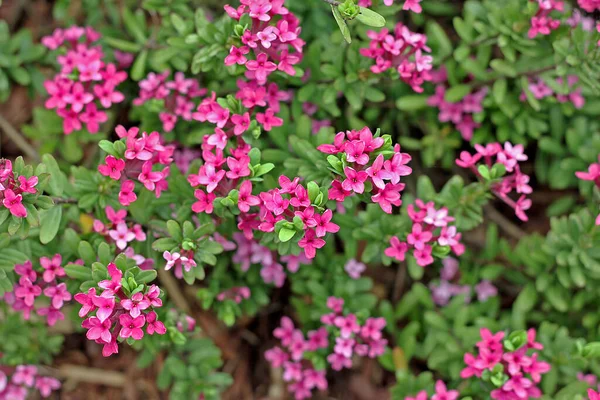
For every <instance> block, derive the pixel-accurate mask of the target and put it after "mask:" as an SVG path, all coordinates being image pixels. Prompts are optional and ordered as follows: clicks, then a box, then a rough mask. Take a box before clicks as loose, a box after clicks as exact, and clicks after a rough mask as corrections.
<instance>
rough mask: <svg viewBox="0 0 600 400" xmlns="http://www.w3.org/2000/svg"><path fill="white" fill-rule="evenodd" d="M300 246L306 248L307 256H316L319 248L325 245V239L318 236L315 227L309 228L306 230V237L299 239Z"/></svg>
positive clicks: (310, 257)
mask: <svg viewBox="0 0 600 400" xmlns="http://www.w3.org/2000/svg"><path fill="white" fill-rule="evenodd" d="M298 246H300V248H301V249H304V254H305V255H306V257H307V258H309V259H312V258H315V255H316V253H317V249H320V248H322V247H323V246H325V241H324V240H323V239H320V238H318V237H317V236H316V234H315V231H314V230H313V229H309V230H307V231H305V232H304V237H303V238H302V239H300V240H299V241H298Z"/></svg>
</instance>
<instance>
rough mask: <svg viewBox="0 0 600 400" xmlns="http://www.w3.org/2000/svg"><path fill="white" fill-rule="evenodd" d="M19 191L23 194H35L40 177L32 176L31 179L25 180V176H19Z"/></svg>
mask: <svg viewBox="0 0 600 400" xmlns="http://www.w3.org/2000/svg"><path fill="white" fill-rule="evenodd" d="M18 180H19V189H21V191H22V192H23V193H31V194H35V193H36V189H35V186H36V185H37V184H38V177H37V176H32V177H31V178H25V177H24V176H23V175H21V176H19V178H18Z"/></svg>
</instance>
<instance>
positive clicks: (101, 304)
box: [92, 293, 115, 322]
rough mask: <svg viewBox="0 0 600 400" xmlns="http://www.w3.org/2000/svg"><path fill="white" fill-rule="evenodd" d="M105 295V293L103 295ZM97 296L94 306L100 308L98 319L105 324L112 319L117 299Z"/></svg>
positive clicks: (93, 300) (97, 312) (97, 314)
mask: <svg viewBox="0 0 600 400" xmlns="http://www.w3.org/2000/svg"><path fill="white" fill-rule="evenodd" d="M103 295H104V293H103ZM103 295H101V296H95V297H94V298H93V299H92V302H93V303H94V306H96V307H98V310H97V311H96V317H98V319H99V320H100V322H104V321H106V320H107V319H108V317H110V316H111V315H112V313H113V310H114V308H115V298H114V297H105V296H103Z"/></svg>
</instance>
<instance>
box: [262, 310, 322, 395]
mask: <svg viewBox="0 0 600 400" xmlns="http://www.w3.org/2000/svg"><path fill="white" fill-rule="evenodd" d="M273 335H274V336H275V337H276V338H278V339H279V340H280V341H281V346H282V347H283V348H282V347H279V346H276V347H273V348H272V349H270V350H267V351H266V352H265V358H266V359H267V361H269V362H270V363H271V365H272V366H273V367H274V368H280V367H283V368H284V373H283V380H284V381H286V382H290V384H289V385H288V390H289V391H290V392H291V393H293V394H294V397H295V398H296V399H297V400H301V399H308V398H310V397H311V391H312V390H313V389H319V390H325V389H327V386H328V384H327V379H326V378H325V373H326V371H317V370H315V369H314V368H312V366H310V365H311V364H310V362H308V361H306V362H303V361H302V358H303V356H304V353H305V352H307V351H317V350H320V349H326V348H328V347H329V339H328V335H329V334H328V332H327V330H326V329H325V328H320V329H319V330H316V331H310V332H308V339H306V338H305V337H304V334H303V333H302V331H301V330H300V329H296V328H295V327H294V323H293V322H292V320H291V319H290V318H288V317H283V318H281V326H280V327H279V328H276V329H275V330H274V331H273Z"/></svg>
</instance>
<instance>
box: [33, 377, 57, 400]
mask: <svg viewBox="0 0 600 400" xmlns="http://www.w3.org/2000/svg"><path fill="white" fill-rule="evenodd" d="M60 386H61V385H60V381H59V380H58V379H55V378H52V377H49V376H39V377H38V378H37V379H36V381H35V388H36V389H37V390H39V391H40V394H41V395H42V397H44V398H46V397H50V394H51V393H52V392H53V391H54V390H58V389H60Z"/></svg>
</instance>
